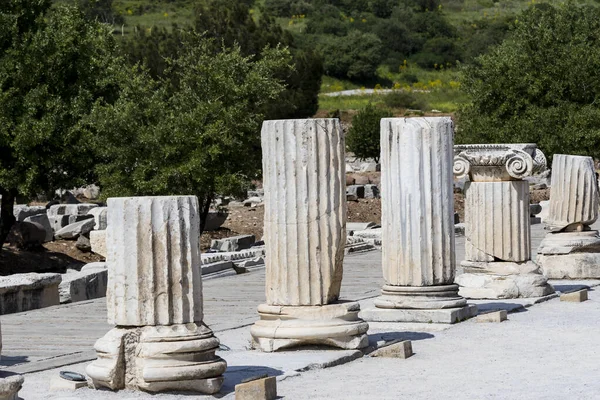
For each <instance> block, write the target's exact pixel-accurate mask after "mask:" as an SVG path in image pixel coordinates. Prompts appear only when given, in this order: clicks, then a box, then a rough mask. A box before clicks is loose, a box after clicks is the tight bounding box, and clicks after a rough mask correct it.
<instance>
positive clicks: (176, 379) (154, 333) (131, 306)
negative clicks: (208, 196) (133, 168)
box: [87, 196, 226, 394]
mask: <svg viewBox="0 0 600 400" xmlns="http://www.w3.org/2000/svg"><path fill="white" fill-rule="evenodd" d="M107 226H108V228H107V231H106V247H107V260H106V265H107V266H108V289H107V306H108V320H109V323H112V324H114V325H116V328H114V329H113V330H111V331H110V332H108V333H107V334H106V335H105V336H104V337H103V338H101V339H99V340H98V341H97V342H96V345H95V349H96V351H97V353H98V360H96V361H95V362H93V363H92V364H90V365H89V366H88V367H87V373H88V375H89V376H90V377H91V378H92V381H93V383H94V385H95V386H96V387H100V386H104V387H108V388H110V389H113V390H116V389H123V388H129V389H138V390H145V391H150V392H160V391H166V390H177V391H180V390H182V391H196V392H202V393H208V394H213V393H216V392H218V391H219V390H220V387H221V384H222V382H223V377H222V374H223V372H224V371H225V368H226V363H225V361H223V360H222V359H221V358H219V357H217V356H216V355H215V351H216V350H217V349H218V347H219V341H218V339H217V338H215V337H214V336H213V334H212V331H211V330H210V329H208V327H206V326H205V325H204V324H203V323H202V315H203V314H202V281H201V275H200V254H199V239H200V234H199V227H200V221H199V214H198V200H197V199H196V197H195V196H177V197H139V198H113V199H109V200H108V224H107Z"/></svg>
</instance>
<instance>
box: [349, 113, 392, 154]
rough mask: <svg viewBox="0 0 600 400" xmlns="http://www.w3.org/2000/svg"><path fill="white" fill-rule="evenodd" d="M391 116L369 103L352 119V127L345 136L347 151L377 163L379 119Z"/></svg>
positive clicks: (379, 150)
mask: <svg viewBox="0 0 600 400" xmlns="http://www.w3.org/2000/svg"><path fill="white" fill-rule="evenodd" d="M391 116H392V113H391V112H390V111H389V110H387V109H381V108H377V107H375V106H374V105H372V104H371V103H369V104H368V105H367V106H366V107H365V108H363V109H362V110H361V111H360V112H359V113H358V114H356V115H355V116H354V118H352V127H351V128H350V130H349V131H348V134H347V135H346V146H347V147H348V150H349V151H351V152H352V153H354V155H355V156H356V157H358V158H361V159H365V158H373V159H375V161H376V162H379V156H380V153H381V146H380V134H379V131H380V124H381V119H382V118H388V117H391Z"/></svg>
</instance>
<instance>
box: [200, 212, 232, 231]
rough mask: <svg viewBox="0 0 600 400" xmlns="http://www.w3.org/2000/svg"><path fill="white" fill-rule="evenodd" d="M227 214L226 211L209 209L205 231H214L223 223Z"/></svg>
mask: <svg viewBox="0 0 600 400" xmlns="http://www.w3.org/2000/svg"><path fill="white" fill-rule="evenodd" d="M228 216H229V214H228V213H226V212H218V211H210V212H209V213H208V215H207V216H206V222H205V224H204V230H205V231H207V232H209V231H216V230H217V229H219V228H220V227H221V226H222V225H223V224H224V223H225V221H226V220H227V217H228Z"/></svg>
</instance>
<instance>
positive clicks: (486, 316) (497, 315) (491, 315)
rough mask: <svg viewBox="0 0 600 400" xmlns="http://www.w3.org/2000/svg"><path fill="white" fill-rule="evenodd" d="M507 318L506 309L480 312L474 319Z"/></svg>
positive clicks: (488, 320) (492, 320)
mask: <svg viewBox="0 0 600 400" xmlns="http://www.w3.org/2000/svg"><path fill="white" fill-rule="evenodd" d="M507 319H508V313H507V312H506V310H500V311H492V312H489V313H485V314H481V315H479V316H477V318H476V319H475V321H477V322H502V321H506V320H507Z"/></svg>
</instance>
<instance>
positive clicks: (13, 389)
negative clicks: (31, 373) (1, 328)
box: [0, 334, 25, 400]
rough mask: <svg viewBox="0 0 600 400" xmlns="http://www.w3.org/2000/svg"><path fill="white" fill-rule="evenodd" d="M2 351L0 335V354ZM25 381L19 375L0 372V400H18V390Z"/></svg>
mask: <svg viewBox="0 0 600 400" xmlns="http://www.w3.org/2000/svg"><path fill="white" fill-rule="evenodd" d="M1 351H2V335H1V334H0V352H1ZM24 381H25V379H24V378H23V376H21V375H19V374H15V373H12V372H8V371H6V370H2V371H0V400H19V399H20V397H19V390H21V387H23V382H24Z"/></svg>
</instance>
